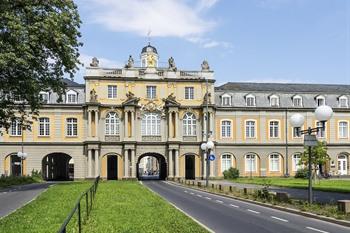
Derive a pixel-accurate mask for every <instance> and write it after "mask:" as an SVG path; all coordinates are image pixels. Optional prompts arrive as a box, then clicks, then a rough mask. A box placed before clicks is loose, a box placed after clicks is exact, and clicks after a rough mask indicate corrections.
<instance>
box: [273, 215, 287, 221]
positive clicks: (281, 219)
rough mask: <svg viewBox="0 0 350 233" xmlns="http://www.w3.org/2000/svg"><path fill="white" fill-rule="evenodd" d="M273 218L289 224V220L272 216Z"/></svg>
mask: <svg viewBox="0 0 350 233" xmlns="http://www.w3.org/2000/svg"><path fill="white" fill-rule="evenodd" d="M271 218H273V219H276V220H279V221H282V222H288V220H287V219H283V218H278V217H275V216H271Z"/></svg>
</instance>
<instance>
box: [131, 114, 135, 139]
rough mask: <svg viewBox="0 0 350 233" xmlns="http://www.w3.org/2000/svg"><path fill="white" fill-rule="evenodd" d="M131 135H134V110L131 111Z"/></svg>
mask: <svg viewBox="0 0 350 233" xmlns="http://www.w3.org/2000/svg"><path fill="white" fill-rule="evenodd" d="M131 137H135V112H134V111H132V112H131Z"/></svg>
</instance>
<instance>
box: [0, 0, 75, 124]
mask: <svg viewBox="0 0 350 233" xmlns="http://www.w3.org/2000/svg"><path fill="white" fill-rule="evenodd" d="M80 24H81V21H80V17H79V14H78V10H77V6H76V5H75V3H74V2H73V1H71V0H67V1H62V0H30V1H26V0H1V3H0V127H1V126H2V127H4V128H6V129H8V128H9V126H10V123H11V121H12V120H14V119H15V115H17V113H19V114H20V115H21V120H22V123H25V122H28V121H29V117H28V116H29V115H31V114H33V115H36V114H38V109H39V108H40V106H41V100H40V97H39V93H40V91H48V90H51V91H53V92H56V93H58V95H60V96H61V95H62V94H64V92H65V84H64V82H63V77H64V75H69V76H70V77H71V79H73V75H74V73H75V72H76V71H77V70H78V65H79V64H80V62H79V60H78V57H79V51H78V49H79V47H80V46H82V43H81V42H79V41H78V40H79V37H81V35H80V32H79V28H80Z"/></svg>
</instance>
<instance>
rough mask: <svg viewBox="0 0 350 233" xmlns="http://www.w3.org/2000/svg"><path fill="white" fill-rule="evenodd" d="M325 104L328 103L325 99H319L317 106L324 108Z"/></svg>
mask: <svg viewBox="0 0 350 233" xmlns="http://www.w3.org/2000/svg"><path fill="white" fill-rule="evenodd" d="M325 104H326V103H325V99H324V98H317V106H323V105H325Z"/></svg>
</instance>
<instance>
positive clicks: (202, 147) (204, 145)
mask: <svg viewBox="0 0 350 233" xmlns="http://www.w3.org/2000/svg"><path fill="white" fill-rule="evenodd" d="M201 149H202V150H206V149H207V143H205V142H203V143H202V144H201Z"/></svg>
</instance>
